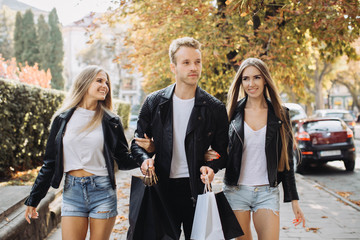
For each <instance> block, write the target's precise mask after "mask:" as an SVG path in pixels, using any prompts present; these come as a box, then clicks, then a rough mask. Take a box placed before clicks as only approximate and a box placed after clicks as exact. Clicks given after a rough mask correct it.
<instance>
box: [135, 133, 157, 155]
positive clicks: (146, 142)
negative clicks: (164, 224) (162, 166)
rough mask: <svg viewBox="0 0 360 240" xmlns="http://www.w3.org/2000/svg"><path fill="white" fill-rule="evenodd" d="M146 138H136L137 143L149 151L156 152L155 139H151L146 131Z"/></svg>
mask: <svg viewBox="0 0 360 240" xmlns="http://www.w3.org/2000/svg"><path fill="white" fill-rule="evenodd" d="M144 137H145V138H135V143H136V144H137V145H139V146H140V147H142V148H143V149H145V151H147V152H148V153H153V152H155V144H154V139H150V138H149V137H148V136H147V135H146V133H145V134H144Z"/></svg>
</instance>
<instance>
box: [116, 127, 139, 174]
mask: <svg viewBox="0 0 360 240" xmlns="http://www.w3.org/2000/svg"><path fill="white" fill-rule="evenodd" d="M118 124H119V126H120V129H119V130H118V135H117V138H118V139H117V144H116V148H115V154H114V156H115V161H116V163H117V165H118V167H119V169H120V170H130V169H134V168H137V167H139V165H138V164H137V163H136V162H135V161H134V159H133V156H132V155H131V153H130V151H129V145H128V142H127V140H126V137H125V133H124V128H123V126H122V124H121V122H120V120H119V122H118Z"/></svg>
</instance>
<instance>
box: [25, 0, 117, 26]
mask: <svg viewBox="0 0 360 240" xmlns="http://www.w3.org/2000/svg"><path fill="white" fill-rule="evenodd" d="M18 1H20V2H23V3H26V4H28V5H30V6H33V7H36V8H38V9H41V10H45V11H51V9H53V8H54V7H55V8H56V11H57V14H58V16H59V21H60V22H61V23H62V24H63V25H68V24H70V23H72V22H74V21H77V20H79V19H81V18H83V17H84V16H86V15H88V14H89V13H90V12H105V11H106V10H107V9H108V8H109V7H111V6H114V5H113V4H112V3H111V0H18Z"/></svg>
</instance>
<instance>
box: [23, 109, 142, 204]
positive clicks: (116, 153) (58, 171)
mask: <svg viewBox="0 0 360 240" xmlns="http://www.w3.org/2000/svg"><path fill="white" fill-rule="evenodd" d="M75 109H76V108H72V109H69V110H67V111H65V112H64V113H61V114H60V115H59V116H57V117H56V118H55V119H54V122H53V123H52V126H51V130H50V135H49V138H48V141H47V144H46V150H45V156H44V163H43V165H42V167H41V169H40V172H39V175H38V176H37V178H36V180H35V183H34V185H33V187H32V189H31V192H30V195H29V197H28V198H27V199H26V201H25V205H27V206H33V207H36V206H37V205H38V204H39V202H40V200H41V199H43V198H44V197H45V195H46V193H47V192H48V190H49V188H50V186H52V187H53V188H58V187H59V185H60V182H61V179H62V177H63V175H64V164H63V144H62V140H63V136H64V133H65V129H66V124H67V123H68V121H69V120H70V118H71V116H72V114H73V113H74V111H75ZM102 127H103V133H104V157H105V162H106V167H107V170H108V173H109V178H110V181H111V185H112V187H113V189H115V188H116V185H115V175H114V160H115V161H116V163H117V164H118V166H119V169H122V170H128V169H133V168H136V167H138V165H137V164H136V163H135V161H134V160H133V159H132V155H131V154H130V152H129V148H128V143H127V141H126V138H125V135H124V129H123V127H122V124H121V122H120V118H119V117H118V116H117V115H115V114H114V113H112V112H109V111H106V112H105V113H104V117H103V119H102Z"/></svg>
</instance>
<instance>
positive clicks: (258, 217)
mask: <svg viewBox="0 0 360 240" xmlns="http://www.w3.org/2000/svg"><path fill="white" fill-rule="evenodd" d="M240 94H241V95H243V96H244V98H242V99H240ZM239 99H240V100H239ZM227 110H228V116H229V121H230V127H229V148H228V149H229V159H228V162H227V165H226V172H225V177H224V183H225V186H224V194H225V195H226V197H227V199H228V201H229V203H230V205H231V207H232V209H233V211H234V212H235V215H236V217H237V219H238V221H239V223H240V225H241V227H242V229H243V231H244V233H245V234H244V236H242V237H240V238H238V239H241V240H244V239H246V240H249V239H252V235H251V228H250V221H251V217H252V218H253V223H254V226H255V229H256V232H257V235H258V239H260V240H267V239H269V240H270V239H271V240H272V239H279V232H280V226H279V224H280V223H279V205H280V204H279V202H280V199H279V189H278V185H279V184H280V183H281V182H282V185H283V189H284V201H285V202H291V203H292V208H293V212H294V214H295V220H294V223H295V225H298V224H300V223H301V222H302V223H303V226H305V218H304V214H303V212H302V210H301V209H300V207H299V204H298V199H299V197H298V193H297V190H296V183H295V177H294V170H293V163H292V154H293V153H292V148H293V136H292V131H291V124H290V120H289V113H288V111H287V109H285V108H284V107H282V105H281V99H280V96H279V94H278V90H277V88H276V86H275V83H274V81H273V79H272V78H271V75H270V72H269V69H268V67H267V66H266V64H265V63H264V62H263V61H261V60H260V59H257V58H248V59H246V60H244V61H243V62H242V64H241V65H240V68H239V70H238V72H237V74H236V76H235V79H234V81H233V83H232V85H231V87H230V90H229V94H228V102H227ZM205 157H206V158H207V160H210V159H216V158H217V156H216V152H215V151H213V150H210V151H209V152H208V153H207V154H206V155H205ZM251 215H252V216H251Z"/></svg>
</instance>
